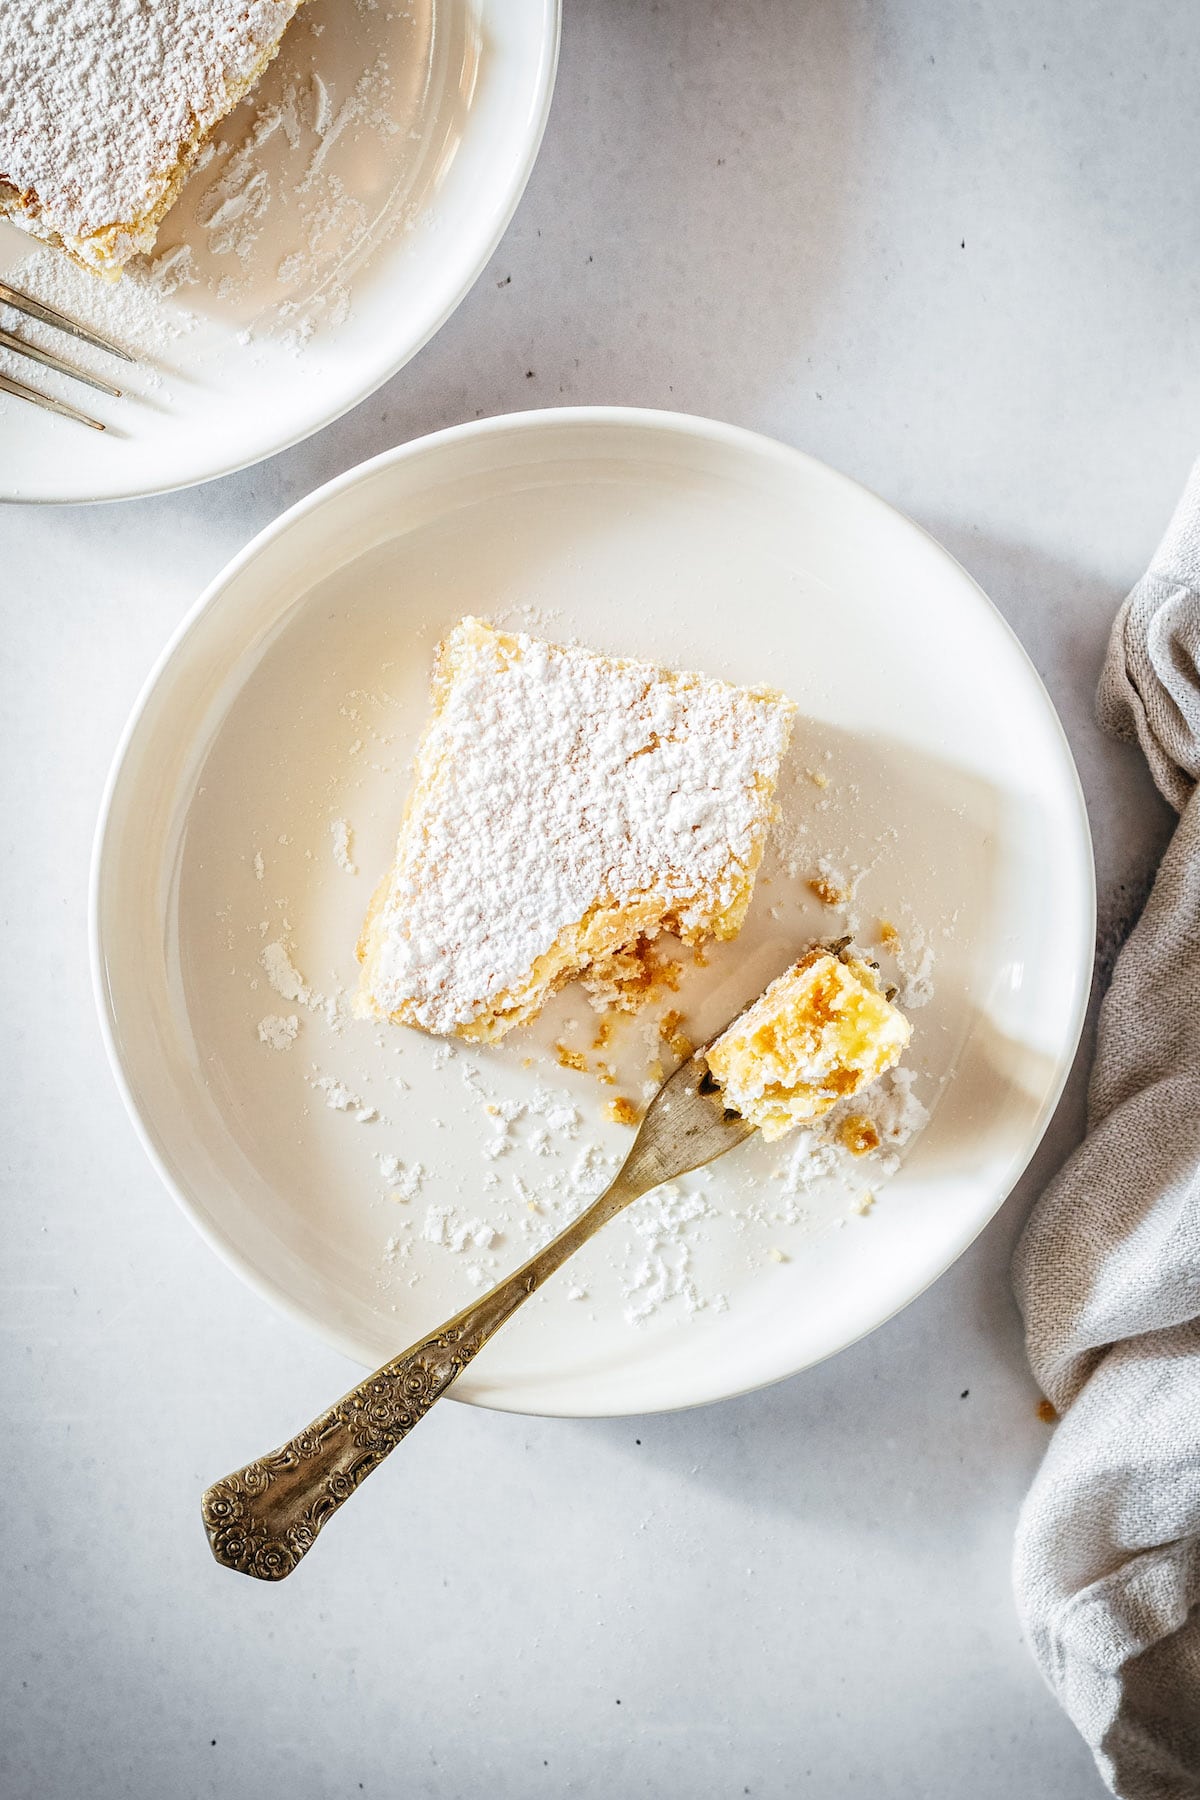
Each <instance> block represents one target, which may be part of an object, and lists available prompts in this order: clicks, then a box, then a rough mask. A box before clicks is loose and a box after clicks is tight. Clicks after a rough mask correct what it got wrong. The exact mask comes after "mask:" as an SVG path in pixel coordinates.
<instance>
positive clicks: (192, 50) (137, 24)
mask: <svg viewBox="0 0 1200 1800" xmlns="http://www.w3.org/2000/svg"><path fill="white" fill-rule="evenodd" d="M300 4H301V0H53V3H52V4H49V5H48V4H46V0H0V217H3V218H8V219H10V220H11V221H12V223H13V224H14V225H20V226H21V227H22V228H23V229H24V230H25V231H28V232H31V233H32V234H33V236H34V237H38V238H43V239H45V241H46V242H47V243H48V244H53V245H55V246H57V247H59V248H61V249H64V250H66V251H67V252H68V253H69V254H70V255H71V256H72V257H74V259H75V261H76V262H78V263H81V264H82V265H83V266H84V268H88V269H92V270H94V271H95V272H97V273H99V274H102V275H108V276H112V277H115V276H116V275H118V274H119V273H120V270H121V265H122V264H123V263H125V262H128V260H129V258H130V257H131V256H135V255H137V253H138V252H139V251H145V250H149V249H151V247H152V246H153V243H154V238H155V233H156V232H157V229H158V224H159V220H160V219H161V218H162V217H163V215H164V213H166V212H167V210H168V208H169V207H171V206H172V205H173V204H174V202H175V199H176V197H177V196H178V193H179V190H180V188H181V187H182V186H183V183H184V180H185V178H186V176H187V173H188V171H189V169H190V168H191V166H192V164H193V162H194V161H195V159H196V155H197V152H198V151H199V150H200V147H201V145H202V144H203V143H204V140H205V139H206V138H207V137H208V135H209V133H210V132H211V131H212V129H213V127H214V126H215V125H217V124H218V123H219V122H220V120H222V119H223V118H224V117H225V115H226V114H227V113H229V112H232V110H233V108H234V107H235V106H236V105H237V103H238V101H239V100H240V99H241V98H242V96H243V95H244V94H247V93H248V92H249V91H250V89H251V88H252V87H253V86H254V84H255V82H256V81H257V80H258V78H259V76H260V75H261V74H262V72H263V70H264V69H265V68H266V66H267V64H268V63H269V62H270V61H271V59H272V57H273V56H274V55H275V52H276V51H277V50H278V48H279V44H280V40H281V39H282V37H283V34H284V32H285V31H286V30H287V27H288V25H289V24H290V22H291V19H292V15H293V14H294V13H295V11H296V9H297V7H298V6H299V5H300Z"/></svg>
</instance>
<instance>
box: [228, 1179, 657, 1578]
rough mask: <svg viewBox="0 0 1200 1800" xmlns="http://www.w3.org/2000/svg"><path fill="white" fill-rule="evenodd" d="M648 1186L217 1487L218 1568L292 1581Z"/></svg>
mask: <svg viewBox="0 0 1200 1800" xmlns="http://www.w3.org/2000/svg"><path fill="white" fill-rule="evenodd" d="M648 1185H652V1184H650V1183H647V1182H638V1181H636V1180H634V1179H633V1178H631V1177H630V1176H628V1175H626V1173H625V1170H621V1171H619V1172H618V1174H617V1177H616V1180H615V1181H613V1183H612V1184H611V1186H609V1187H607V1188H606V1189H605V1191H604V1192H603V1193H602V1194H601V1195H600V1196H599V1198H598V1199H596V1200H593V1201H592V1203H591V1205H590V1206H589V1207H587V1208H586V1209H585V1210H584V1211H583V1212H582V1213H580V1215H579V1217H578V1218H577V1219H575V1220H574V1221H573V1222H572V1223H571V1224H570V1225H568V1226H567V1228H566V1230H565V1231H561V1232H560V1233H559V1234H558V1236H557V1237H556V1238H552V1239H551V1241H550V1242H549V1243H548V1244H546V1245H544V1246H543V1248H542V1249H541V1250H539V1251H537V1252H536V1253H535V1254H534V1255H533V1256H531V1257H530V1259H529V1261H528V1262H527V1263H525V1264H523V1266H522V1267H521V1268H519V1269H516V1270H515V1271H514V1272H513V1273H512V1274H511V1275H509V1276H507V1277H506V1278H505V1280H503V1281H501V1282H500V1283H498V1285H497V1286H496V1287H494V1288H491V1289H490V1290H489V1291H488V1292H487V1293H486V1294H483V1295H481V1296H480V1298H479V1299H478V1300H474V1301H472V1303H471V1304H470V1306H466V1307H464V1308H463V1310H462V1311H461V1312H460V1313H456V1314H455V1316H454V1317H453V1318H452V1319H448V1320H447V1321H446V1323H445V1324H444V1325H440V1326H438V1328H437V1329H436V1330H435V1331H432V1332H430V1334H429V1336H428V1337H424V1338H421V1339H420V1341H419V1342H418V1343H415V1344H412V1345H410V1346H409V1348H408V1349H407V1350H405V1351H403V1352H402V1353H401V1354H400V1355H399V1356H396V1357H393V1359H392V1361H391V1362H387V1363H384V1365H383V1367H382V1368H381V1369H377V1370H376V1371H375V1373H374V1375H369V1376H368V1377H367V1379H366V1380H365V1381H363V1382H360V1383H359V1385H358V1386H357V1387H355V1388H351V1390H350V1392H349V1393H348V1394H343V1396H342V1398H341V1399H340V1400H339V1401H337V1402H336V1404H335V1405H333V1406H331V1407H330V1408H329V1410H328V1411H327V1412H323V1413H321V1415H320V1416H319V1417H318V1418H316V1419H314V1420H313V1422H312V1424H311V1425H309V1426H308V1427H307V1428H306V1429H305V1430H304V1431H300V1432H297V1434H296V1436H295V1437H293V1438H291V1439H289V1441H288V1442H287V1443H286V1444H284V1445H282V1446H281V1447H280V1448H279V1449H278V1450H275V1451H272V1452H271V1453H270V1454H269V1455H267V1456H261V1457H259V1458H258V1459H257V1461H255V1462H251V1463H247V1464H246V1466H245V1468H244V1469H238V1470H236V1471H235V1472H234V1473H233V1474H232V1475H227V1476H226V1477H225V1479H224V1480H223V1481H217V1482H214V1483H213V1485H212V1487H210V1488H208V1489H206V1490H205V1494H204V1498H203V1500H202V1502H201V1506H202V1511H203V1517H204V1529H205V1531H206V1532H207V1533H208V1541H209V1544H210V1546H211V1548H212V1553H213V1555H214V1556H215V1557H216V1559H217V1561H218V1562H219V1563H223V1564H224V1565H225V1567H226V1568H227V1569H236V1570H237V1571H238V1572H239V1573H240V1574H242V1575H253V1576H255V1577H256V1578H257V1579H258V1580H259V1581H282V1580H283V1578H284V1576H286V1575H290V1574H291V1572H292V1570H293V1569H294V1568H295V1567H296V1564H297V1563H298V1562H299V1561H300V1558H301V1557H302V1556H303V1555H305V1553H306V1552H307V1551H309V1550H311V1549H312V1546H313V1544H314V1543H315V1541H316V1537H317V1533H318V1532H319V1531H320V1529H321V1527H322V1526H323V1525H324V1524H325V1523H326V1521H327V1520H329V1519H331V1518H332V1517H333V1515H334V1513H335V1512H337V1510H338V1508H339V1507H340V1506H341V1505H342V1504H343V1503H344V1502H345V1501H347V1500H348V1499H349V1498H350V1496H351V1494H352V1493H353V1492H354V1490H355V1489H356V1488H357V1487H359V1486H360V1485H361V1483H362V1482H364V1481H365V1480H366V1478H367V1476H368V1475H369V1474H370V1473H371V1471H372V1469H377V1468H378V1467H379V1464H380V1463H381V1462H382V1461H383V1459H384V1457H385V1456H387V1455H388V1454H389V1452H390V1451H392V1450H394V1449H395V1448H396V1445H397V1444H398V1443H400V1441H401V1440H402V1439H403V1438H406V1437H407V1436H408V1434H409V1432H410V1431H411V1430H412V1428H413V1426H414V1425H416V1424H418V1423H419V1421H420V1420H421V1419H423V1418H424V1417H425V1414H426V1413H427V1412H428V1411H429V1409H430V1407H431V1406H432V1405H433V1404H434V1402H435V1401H436V1400H440V1399H441V1397H442V1395H443V1394H444V1393H445V1392H446V1389H447V1388H448V1387H449V1386H450V1385H451V1383H452V1382H454V1381H456V1380H457V1378H458V1377H459V1376H460V1375H461V1374H462V1372H463V1370H464V1369H465V1368H466V1367H467V1364H468V1363H470V1362H471V1361H472V1360H473V1358H474V1357H476V1356H477V1355H478V1354H479V1352H480V1350H482V1348H483V1346H484V1345H485V1344H486V1343H487V1341H488V1339H489V1338H490V1337H492V1336H493V1334H494V1333H495V1332H496V1331H498V1330H499V1329H500V1327H501V1325H503V1324H504V1322H505V1320H506V1319H510V1318H511V1317H512V1315H513V1313H515V1312H516V1310H517V1308H518V1307H519V1306H521V1305H523V1304H524V1302H525V1301H526V1300H528V1298H529V1296H530V1294H533V1293H536V1291H537V1289H538V1288H539V1287H541V1285H542V1283H543V1282H544V1281H546V1280H547V1279H548V1278H549V1277H550V1276H551V1275H553V1274H554V1272H555V1270H557V1269H559V1268H561V1267H562V1265H563V1263H565V1262H566V1260H567V1258H568V1257H569V1256H573V1255H574V1253H575V1251H576V1250H578V1249H579V1247H580V1245H581V1244H585V1243H586V1242H587V1240H588V1239H589V1238H590V1237H593V1236H594V1235H595V1233H596V1232H597V1231H599V1230H600V1228H601V1226H603V1225H606V1224H607V1223H608V1221H609V1220H610V1219H611V1218H613V1217H614V1216H615V1215H616V1214H617V1213H619V1212H621V1211H622V1209H623V1208H624V1207H626V1206H628V1205H629V1203H630V1201H631V1200H636V1199H637V1198H638V1196H639V1194H642V1193H645V1191H646V1187H647V1186H648Z"/></svg>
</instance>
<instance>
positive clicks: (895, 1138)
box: [777, 1068, 929, 1196]
mask: <svg viewBox="0 0 1200 1800" xmlns="http://www.w3.org/2000/svg"><path fill="white" fill-rule="evenodd" d="M916 1079H917V1077H916V1072H915V1070H913V1069H908V1068H899V1069H889V1070H888V1071H887V1072H886V1074H884V1075H881V1076H880V1077H879V1080H878V1081H875V1082H873V1083H872V1084H871V1086H870V1087H868V1088H864V1089H863V1091H862V1093H860V1094H855V1095H853V1096H852V1097H851V1098H850V1099H848V1100H842V1101H839V1103H838V1104H837V1106H835V1107H833V1108H832V1110H831V1111H829V1112H827V1113H826V1114H825V1115H824V1117H823V1118H821V1119H818V1120H817V1121H816V1122H815V1124H813V1125H811V1126H809V1127H808V1128H807V1129H806V1130H804V1131H802V1132H800V1133H799V1135H798V1136H797V1137H796V1138H795V1139H794V1140H793V1142H792V1148H791V1150H790V1152H789V1154H788V1156H787V1157H786V1159H785V1161H784V1162H783V1163H782V1165H781V1166H780V1168H779V1169H778V1170H777V1175H778V1178H779V1180H780V1181H781V1182H782V1188H783V1193H784V1194H785V1195H790V1196H796V1195H802V1194H804V1193H806V1192H808V1191H811V1190H812V1189H813V1188H815V1187H818V1186H821V1185H824V1184H825V1183H827V1182H830V1181H840V1182H841V1183H843V1185H848V1184H850V1183H853V1185H854V1186H855V1188H856V1189H861V1187H862V1176H863V1171H864V1169H866V1168H869V1169H871V1170H872V1172H873V1173H875V1174H877V1175H878V1176H880V1177H883V1178H885V1179H886V1177H888V1176H889V1175H894V1174H895V1172H896V1170H897V1169H898V1168H899V1166H900V1159H899V1157H898V1155H897V1154H896V1153H897V1151H898V1150H900V1149H902V1148H903V1146H904V1145H905V1144H907V1143H908V1142H909V1140H910V1139H911V1138H913V1137H915V1136H916V1134H917V1132H918V1131H920V1130H921V1129H922V1128H923V1127H924V1126H925V1125H926V1124H927V1123H928V1120H929V1112H928V1109H927V1108H926V1107H925V1106H924V1104H923V1103H922V1101H921V1100H919V1099H918V1097H917V1095H916V1094H915V1093H914V1092H913V1084H914V1082H915V1081H916ZM848 1118H862V1119H865V1120H867V1121H869V1123H870V1124H871V1125H873V1126H874V1128H875V1132H876V1134H877V1135H878V1138H879V1145H878V1148H877V1149H874V1150H872V1151H870V1152H869V1153H868V1154H867V1155H865V1156H855V1155H854V1153H853V1151H851V1150H849V1149H848V1148H847V1147H846V1145H845V1143H844V1142H843V1140H842V1136H841V1133H842V1131H843V1128H844V1126H845V1123H846V1120H847V1119H848Z"/></svg>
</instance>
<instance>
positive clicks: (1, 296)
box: [0, 281, 134, 431]
mask: <svg viewBox="0 0 1200 1800" xmlns="http://www.w3.org/2000/svg"><path fill="white" fill-rule="evenodd" d="M0 305H4V306H11V307H13V308H15V310H16V311H17V312H22V313H25V314H27V316H28V317H29V318H31V319H37V320H38V321H39V322H40V323H41V324H43V325H52V326H53V327H54V329H55V330H56V331H65V332H67V333H69V335H70V336H71V337H76V338H79V339H80V341H81V342H82V343H85V344H91V345H92V347H93V348H94V349H96V350H103V351H105V352H106V353H107V354H108V355H109V356H116V357H119V358H120V360H121V361H122V362H127V363H131V362H133V360H134V359H133V357H132V356H130V354H129V352H128V351H127V350H122V349H121V348H120V347H119V345H117V344H112V343H110V342H109V341H108V339H107V338H102V337H100V336H99V334H98V333H97V332H94V331H90V330H89V329H88V328H87V326H86V325H80V324H77V322H76V321H75V320H74V319H69V318H68V317H67V315H66V313H61V312H59V311H58V310H57V308H56V307H53V306H47V305H46V303H45V302H44V301H42V300H35V299H34V298H33V296H32V294H23V293H22V292H21V291H20V289H19V288H14V287H9V286H8V284H7V282H3V281H0ZM0 349H3V350H11V351H12V352H13V353H14V354H15V355H17V356H27V357H29V358H30V359H31V360H32V361H34V362H39V363H42V364H43V365H44V366H45V367H46V368H49V369H54V370H55V371H56V373H58V374H60V375H67V376H69V377H70V378H71V380H73V381H82V382H85V383H86V384H87V386H88V387H92V388H98V389H99V390H100V392H101V393H103V394H111V395H113V396H114V397H115V398H117V399H120V397H121V390H120V388H119V387H114V386H113V385H112V383H111V382H109V381H102V380H100V378H99V377H98V376H96V375H89V374H87V373H86V372H85V371H84V370H83V369H76V368H73V367H72V366H71V364H70V363H67V362H63V360H62V358H61V357H58V356H54V355H52V354H51V353H50V351H48V350H43V349H41V347H40V346H39V345H37V344H31V343H30V342H29V341H28V340H27V339H26V338H22V337H18V336H17V335H16V334H15V332H11V331H4V330H0ZM0 391H3V392H4V393H6V394H15V395H16V397H17V398H18V399H19V400H29V401H31V402H32V403H33V404H34V405H35V406H41V407H44V408H45V410H46V411H47V412H53V413H60V414H61V415H62V416H63V417H64V418H67V419H74V420H76V421H77V422H78V423H79V424H80V425H88V426H90V427H91V429H92V430H93V431H103V430H104V426H103V425H102V424H101V422H100V420H99V419H92V418H89V417H88V415H87V413H83V412H80V411H79V410H78V408H77V407H74V406H70V405H68V404H67V402H66V401H65V400H54V399H52V398H51V397H50V395H49V394H43V393H41V392H40V391H39V389H37V388H31V387H27V386H26V385H25V383H24V382H23V381H16V380H14V379H13V378H12V377H11V376H8V375H0Z"/></svg>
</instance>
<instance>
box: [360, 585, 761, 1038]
mask: <svg viewBox="0 0 1200 1800" xmlns="http://www.w3.org/2000/svg"><path fill="white" fill-rule="evenodd" d="M443 659H444V660H443V668H444V669H446V670H448V672H449V673H450V675H451V676H452V679H449V680H446V679H445V678H444V677H443V679H442V687H441V695H440V698H441V707H440V710H439V712H438V713H437V715H436V716H435V718H434V720H433V721H432V723H431V725H430V727H429V730H428V732H427V734H426V737H425V740H424V742H423V745H422V748H421V752H420V755H419V759H418V771H417V778H418V782H419V784H420V788H419V794H418V798H417V801H416V804H415V807H414V811H413V812H412V814H411V815H410V817H409V819H408V820H407V821H406V827H405V830H404V832H403V834H402V837H401V844H400V849H399V852H398V860H397V866H396V869H395V871H394V873H393V877H392V883H391V887H390V890H389V893H388V895H387V898H386V901H385V903H384V908H383V912H382V916H381V920H380V931H381V936H380V950H379V956H378V962H377V966H376V968H375V970H374V976H373V988H372V994H371V998H372V1000H373V1001H374V1002H375V1004H376V1005H377V1006H378V1007H379V1009H380V1010H381V1011H383V1012H385V1013H390V1012H393V1011H396V1010H397V1009H398V1008H400V1007H401V1005H405V1006H406V1007H408V1008H409V1009H410V1010H411V1016H412V1017H413V1018H414V1019H415V1021H416V1022H417V1023H419V1024H421V1025H422V1026H424V1027H425V1028H426V1029H427V1030H430V1031H450V1030H452V1029H453V1028H454V1027H455V1026H456V1025H459V1024H461V1023H463V1022H465V1021H467V1020H469V1019H471V1018H472V1017H473V1016H475V1014H476V1013H478V1012H480V1011H481V1010H482V1009H483V1007H484V1006H485V1004H486V1003H487V1002H488V1001H489V1000H491V999H493V998H494V997H496V996H498V995H501V994H504V993H506V992H508V991H509V990H510V989H513V988H515V987H516V986H517V985H518V984H519V983H522V982H523V981H524V980H525V978H526V977H527V975H528V973H529V971H530V969H531V968H532V967H533V965H534V963H535V962H536V961H537V959H538V958H539V957H541V956H543V955H545V954H546V952H547V951H548V950H550V948H551V947H552V946H553V945H554V943H555V941H556V939H557V938H558V937H559V935H560V934H561V933H563V932H564V931H566V930H568V929H569V928H570V927H572V926H575V925H577V924H579V923H580V922H581V921H582V920H583V919H585V918H586V917H587V916H588V915H589V914H590V913H591V912H592V911H593V909H595V908H597V907H599V906H614V905H615V906H626V905H629V904H631V903H634V902H636V901H637V900H638V899H645V900H647V901H648V902H649V904H650V907H651V911H652V912H653V909H654V904H655V901H656V900H657V902H658V911H659V915H660V916H661V914H662V913H663V912H666V911H669V912H670V913H671V914H672V915H673V917H674V919H675V920H676V921H677V922H678V924H679V926H680V928H681V929H682V931H683V932H684V933H687V932H688V931H696V932H703V931H704V930H705V929H706V928H708V927H709V926H710V925H711V922H712V920H713V918H714V917H715V916H717V915H719V914H720V913H721V912H722V911H724V910H725V909H727V908H730V907H732V906H733V905H734V903H735V902H736V901H737V899H738V896H739V894H740V892H742V891H743V890H744V888H745V885H746V883H747V880H748V878H749V877H750V875H751V874H752V871H753V868H754V863H755V859H756V856H757V853H758V851H759V849H760V847H761V843H762V839H763V836H764V835H765V829H766V824H767V817H768V811H769V804H770V791H771V788H772V786H773V784H774V779H775V775H776V772H777V769H778V765H779V760H780V757H781V756H782V753H783V750H784V747H785V745H786V741H787V735H788V731H789V727H790V720H791V714H792V711H793V708H792V707H791V705H790V703H789V702H787V701H785V700H783V699H782V698H781V697H780V696H778V695H776V694H773V693H771V692H770V691H769V690H764V689H742V688H735V687H731V686H729V685H727V684H726V683H724V682H718V681H711V680H706V679H704V678H703V677H700V676H677V675H668V674H665V673H664V672H663V671H662V670H660V669H657V668H655V667H654V666H653V665H652V664H650V663H644V662H619V663H618V662H613V661H609V660H607V659H605V658H603V657H600V656H597V655H595V654H593V653H592V652H590V651H586V650H581V649H575V648H564V647H560V646H557V645H551V644H546V643H543V642H540V641H539V640H537V639H533V638H529V637H525V636H523V635H521V636H516V637H514V638H507V639H505V638H501V637H500V636H498V635H497V634H496V633H494V632H491V631H490V630H488V629H487V628H486V627H483V626H480V624H479V623H478V621H475V620H469V619H468V620H464V621H463V622H462V623H461V624H460V625H459V626H458V627H456V629H455V631H454V632H453V633H452V634H451V636H450V638H449V639H448V641H447V646H446V648H445V650H444V653H443Z"/></svg>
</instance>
